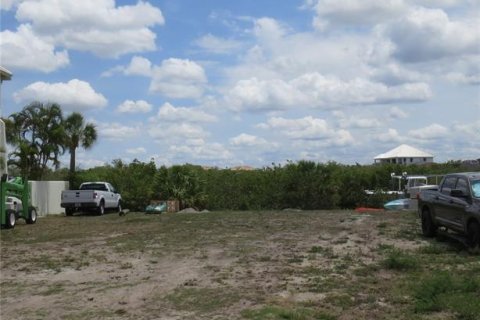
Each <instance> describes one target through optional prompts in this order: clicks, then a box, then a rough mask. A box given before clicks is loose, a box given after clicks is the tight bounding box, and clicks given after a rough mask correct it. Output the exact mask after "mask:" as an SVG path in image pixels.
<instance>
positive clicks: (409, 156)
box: [375, 144, 433, 164]
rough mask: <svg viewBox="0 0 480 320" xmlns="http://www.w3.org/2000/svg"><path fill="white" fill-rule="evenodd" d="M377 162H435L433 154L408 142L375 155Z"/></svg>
mask: <svg viewBox="0 0 480 320" xmlns="http://www.w3.org/2000/svg"><path fill="white" fill-rule="evenodd" d="M375 163H397V164H424V163H433V155H432V154H430V153H428V152H425V151H422V150H418V149H416V148H414V147H411V146H409V145H406V144H402V145H400V146H398V147H396V148H395V149H392V150H390V151H387V152H385V153H382V154H379V155H378V156H376V157H375Z"/></svg>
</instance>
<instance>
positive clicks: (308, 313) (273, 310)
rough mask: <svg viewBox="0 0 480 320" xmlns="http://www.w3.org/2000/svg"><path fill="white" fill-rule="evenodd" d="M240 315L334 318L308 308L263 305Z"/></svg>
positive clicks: (258, 319) (265, 319) (257, 319)
mask: <svg viewBox="0 0 480 320" xmlns="http://www.w3.org/2000/svg"><path fill="white" fill-rule="evenodd" d="M241 315H242V316H243V318H245V319H250V320H335V319H337V317H336V316H333V315H331V314H329V313H326V312H322V311H316V310H312V309H310V308H285V307H283V308H282V307H277V306H265V307H263V308H261V309H256V310H251V309H247V310H243V311H242V312H241Z"/></svg>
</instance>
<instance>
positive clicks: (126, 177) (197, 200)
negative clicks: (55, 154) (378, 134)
mask: <svg viewBox="0 0 480 320" xmlns="http://www.w3.org/2000/svg"><path fill="white" fill-rule="evenodd" d="M473 170H476V171H478V170H479V168H478V167H477V168H473ZM460 171H472V168H469V167H465V166H464V165H462V163H460V162H448V163H445V164H431V165H423V166H403V165H394V164H388V165H368V166H363V165H342V164H338V163H335V162H329V163H315V162H311V161H299V162H289V163H287V164H286V165H283V166H282V165H275V164H273V165H272V166H270V167H265V168H262V169H256V170H251V171H235V170H230V169H204V168H202V167H200V166H195V165H190V164H185V165H175V166H172V167H169V168H167V167H164V166H162V167H160V168H157V167H156V166H155V164H154V163H153V162H150V163H144V162H140V161H137V160H135V161H133V162H131V163H128V164H127V163H124V162H122V161H121V160H116V161H114V162H113V163H112V164H111V165H107V166H102V167H96V168H93V169H88V170H80V171H79V172H78V173H77V174H76V177H75V183H74V185H73V186H72V187H73V188H75V187H78V185H79V184H80V183H81V182H83V181H109V182H111V183H112V184H113V185H114V186H115V187H116V188H117V189H118V190H120V192H121V193H122V196H123V198H124V207H126V208H129V209H131V210H143V209H144V208H145V206H146V205H147V204H148V203H149V202H150V200H153V199H157V200H166V199H179V200H181V202H182V205H183V206H184V207H195V208H197V209H209V210H261V209H262V210H265V209H274V210H279V209H286V208H292V209H303V210H309V209H335V208H355V207H358V206H369V207H381V206H382V205H383V204H384V203H385V202H386V201H387V200H389V199H387V198H386V196H385V195H384V194H381V193H377V194H374V195H370V196H367V195H366V194H365V192H364V190H366V189H368V190H391V189H393V188H395V189H398V180H397V181H392V178H391V173H396V174H400V173H402V172H407V173H408V174H445V173H448V172H460Z"/></svg>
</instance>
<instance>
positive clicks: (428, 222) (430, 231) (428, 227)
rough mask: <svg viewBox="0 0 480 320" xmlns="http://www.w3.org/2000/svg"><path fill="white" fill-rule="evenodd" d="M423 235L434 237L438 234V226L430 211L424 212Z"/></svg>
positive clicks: (426, 209)
mask: <svg viewBox="0 0 480 320" xmlns="http://www.w3.org/2000/svg"><path fill="white" fill-rule="evenodd" d="M422 233H423V235H424V236H425V237H433V236H435V234H436V233H437V226H436V225H435V224H434V223H433V221H432V216H431V215H430V210H429V209H428V208H425V209H423V210H422Z"/></svg>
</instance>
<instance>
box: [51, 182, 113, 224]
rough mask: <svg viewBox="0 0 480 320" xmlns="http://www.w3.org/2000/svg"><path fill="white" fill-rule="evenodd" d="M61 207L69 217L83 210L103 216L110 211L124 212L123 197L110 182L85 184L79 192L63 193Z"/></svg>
mask: <svg viewBox="0 0 480 320" xmlns="http://www.w3.org/2000/svg"><path fill="white" fill-rule="evenodd" d="M60 206H61V207H62V208H65V214H66V215H67V216H71V215H73V214H74V213H75V212H76V211H83V210H94V211H96V212H97V213H98V214H99V215H103V214H104V213H105V210H108V209H113V210H116V211H118V212H120V211H122V197H121V196H120V194H119V193H118V192H117V191H116V190H115V188H114V187H113V186H112V185H111V184H110V183H108V182H84V183H82V184H81V185H80V189H79V190H65V191H62V200H61V202H60Z"/></svg>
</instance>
